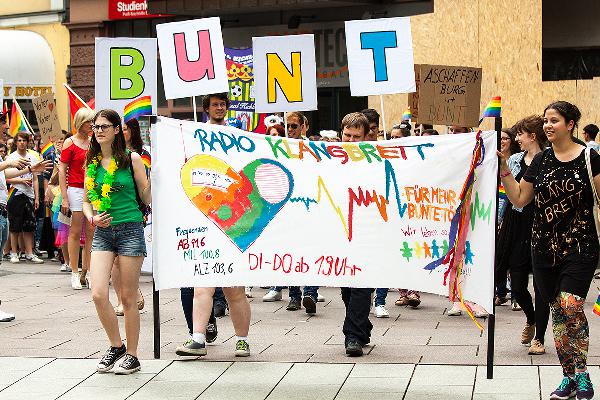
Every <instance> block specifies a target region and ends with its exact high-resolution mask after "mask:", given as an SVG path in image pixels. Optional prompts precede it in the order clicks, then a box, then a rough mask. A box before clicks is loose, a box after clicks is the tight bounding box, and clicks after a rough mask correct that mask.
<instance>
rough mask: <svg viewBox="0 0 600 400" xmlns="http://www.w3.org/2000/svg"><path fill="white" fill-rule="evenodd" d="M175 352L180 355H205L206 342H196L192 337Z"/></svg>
mask: <svg viewBox="0 0 600 400" xmlns="http://www.w3.org/2000/svg"><path fill="white" fill-rule="evenodd" d="M175 354H177V355H178V356H193V357H198V356H205V355H206V345H205V344H204V343H198V342H194V341H193V340H192V339H188V340H186V341H185V343H184V344H182V345H181V346H179V347H177V349H176V350H175Z"/></svg>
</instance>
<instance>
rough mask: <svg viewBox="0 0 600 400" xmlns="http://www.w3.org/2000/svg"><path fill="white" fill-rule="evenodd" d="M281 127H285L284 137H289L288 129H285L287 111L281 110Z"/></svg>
mask: <svg viewBox="0 0 600 400" xmlns="http://www.w3.org/2000/svg"><path fill="white" fill-rule="evenodd" d="M283 129H285V137H289V136H288V131H287V112H286V111H284V112H283Z"/></svg>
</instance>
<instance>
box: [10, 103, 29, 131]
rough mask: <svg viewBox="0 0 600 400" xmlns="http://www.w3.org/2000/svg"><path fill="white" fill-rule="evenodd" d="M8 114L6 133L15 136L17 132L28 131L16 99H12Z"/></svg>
mask: <svg viewBox="0 0 600 400" xmlns="http://www.w3.org/2000/svg"><path fill="white" fill-rule="evenodd" d="M10 114H11V116H10V117H11V118H10V125H9V127H8V134H9V135H10V136H12V137H15V135H16V134H17V133H19V132H29V128H27V125H26V124H25V116H24V115H23V113H22V112H21V107H19V105H18V104H17V101H16V100H14V99H13V104H12V110H11V112H10ZM29 133H31V132H29Z"/></svg>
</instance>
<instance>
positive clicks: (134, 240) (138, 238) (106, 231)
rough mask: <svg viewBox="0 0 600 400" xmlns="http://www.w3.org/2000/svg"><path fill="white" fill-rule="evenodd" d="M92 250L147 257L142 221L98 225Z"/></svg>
mask: <svg viewBox="0 0 600 400" xmlns="http://www.w3.org/2000/svg"><path fill="white" fill-rule="evenodd" d="M92 251H110V252H113V253H115V254H116V255H118V256H128V257H139V256H144V257H146V238H145V237H144V224H143V223H142V222H124V223H122V224H118V225H114V226H113V225H111V226H109V227H108V228H101V227H96V231H95V232H94V240H93V241H92Z"/></svg>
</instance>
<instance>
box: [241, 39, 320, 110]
mask: <svg viewBox="0 0 600 400" xmlns="http://www.w3.org/2000/svg"><path fill="white" fill-rule="evenodd" d="M252 51H253V55H254V87H255V90H254V93H255V108H256V111H257V112H260V113H271V112H281V111H284V112H285V111H307V110H316V109H317V75H316V64H315V42H314V35H289V36H266V37H254V38H252Z"/></svg>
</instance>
